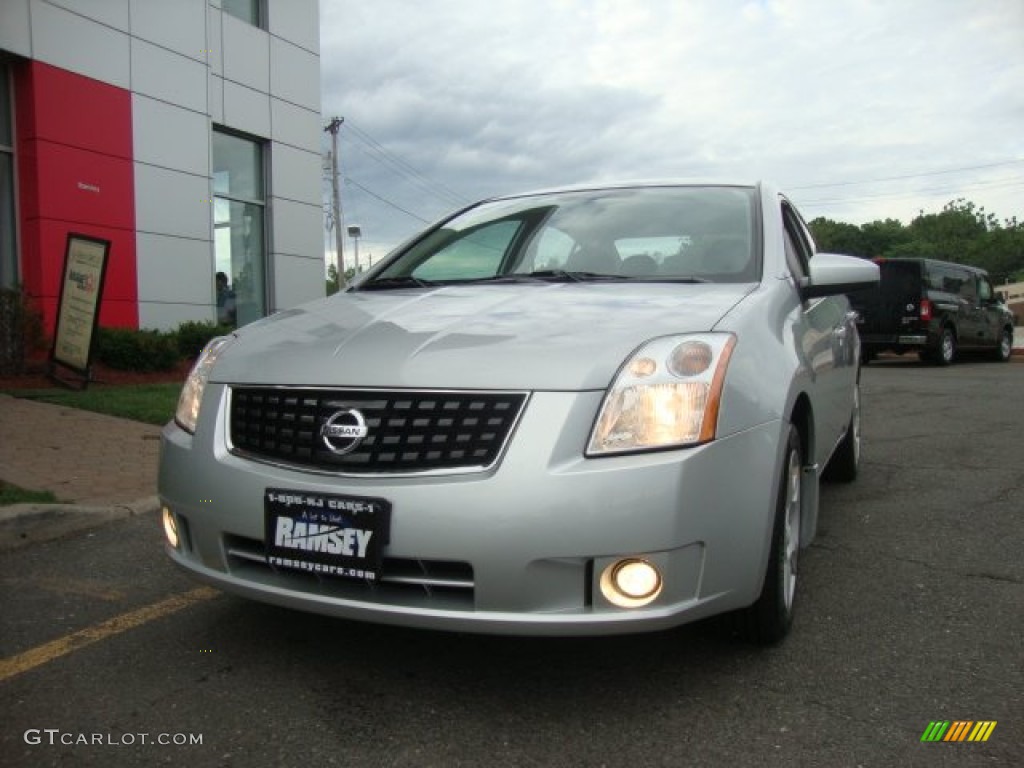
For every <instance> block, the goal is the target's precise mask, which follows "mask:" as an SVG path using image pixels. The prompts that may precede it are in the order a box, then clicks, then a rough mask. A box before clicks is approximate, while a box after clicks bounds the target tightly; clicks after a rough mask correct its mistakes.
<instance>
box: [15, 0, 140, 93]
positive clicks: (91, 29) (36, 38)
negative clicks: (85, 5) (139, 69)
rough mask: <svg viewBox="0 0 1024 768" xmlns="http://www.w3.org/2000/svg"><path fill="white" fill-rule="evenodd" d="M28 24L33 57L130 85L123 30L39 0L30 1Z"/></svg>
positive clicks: (126, 38)
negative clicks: (30, 13) (30, 28)
mask: <svg viewBox="0 0 1024 768" xmlns="http://www.w3.org/2000/svg"><path fill="white" fill-rule="evenodd" d="M4 1H5V2H6V0H4ZM31 23H32V55H33V57H34V58H36V59H38V60H39V61H42V62H45V63H46V64H52V65H53V66H55V67H60V68H61V69H67V70H69V71H71V72H75V73H77V74H80V75H85V76H86V77H91V78H93V79H94V80H99V81H101V82H104V83H109V84H111V85H116V86H117V87H119V88H128V87H129V67H130V62H131V53H130V50H129V44H128V35H127V34H125V33H124V32H118V31H117V30H115V29H111V28H110V27H107V26H104V25H103V24H99V23H97V22H95V21H91V20H89V19H86V18H83V17H81V16H77V15H75V14H74V13H71V12H69V11H66V10H64V9H63V8H58V7H56V6H53V5H49V4H48V3H44V2H41V0H34V2H33V3H32V21H31Z"/></svg>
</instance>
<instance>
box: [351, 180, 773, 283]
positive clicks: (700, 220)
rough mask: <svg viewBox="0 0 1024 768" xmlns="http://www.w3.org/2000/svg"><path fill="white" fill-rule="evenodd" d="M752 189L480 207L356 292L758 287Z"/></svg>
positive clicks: (609, 194)
mask: <svg viewBox="0 0 1024 768" xmlns="http://www.w3.org/2000/svg"><path fill="white" fill-rule="evenodd" d="M755 212H756V194H755V190H754V189H753V188H750V187H725V186H713V187H694V186H679V187H636V188H621V189H620V188H613V189H601V190H588V191H578V192H562V193H555V194H540V195H531V196H524V197H517V198H510V199H503V200H496V201H491V202H485V203H481V204H480V205H477V206H475V207H473V208H471V209H469V210H467V211H464V212H463V213H461V214H459V215H457V216H455V217H454V218H452V219H450V220H448V221H446V222H444V223H443V224H442V225H441V226H440V227H437V228H435V229H432V230H428V231H427V233H426V234H425V235H424V236H423V237H421V238H419V239H418V240H416V241H414V242H413V243H412V244H411V245H410V246H409V247H408V248H406V249H405V250H404V251H403V252H401V253H400V254H398V255H397V256H395V257H394V258H393V259H392V260H391V261H390V262H389V263H388V264H387V266H385V267H384V268H383V269H382V270H381V271H380V272H379V273H378V274H377V275H375V276H374V278H373V279H371V280H369V281H367V282H365V283H363V284H362V285H361V286H360V289H361V290H373V289H377V290H379V289H384V288H402V287H417V286H424V285H433V284H438V283H443V284H449V283H458V282H496V283H501V282H510V281H566V282H568V281H572V282H578V281H591V280H594V281H597V280H600V281H612V280H649V281H659V282H673V281H680V282H727V283H747V282H755V281H757V280H758V279H759V277H760V260H759V258H758V252H759V248H758V245H759V239H758V238H757V237H755V232H756V231H757V227H756V226H755V223H756V213H755Z"/></svg>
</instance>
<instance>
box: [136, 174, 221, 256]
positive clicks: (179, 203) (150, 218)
mask: <svg viewBox="0 0 1024 768" xmlns="http://www.w3.org/2000/svg"><path fill="white" fill-rule="evenodd" d="M212 214H213V203H211V202H210V180H209V179H208V178H204V177H202V176H192V175H191V174H187V173H178V172H177V171H169V170H167V169H165V168H157V167H155V166H151V165H144V164H142V163H136V164H135V228H136V230H137V231H139V232H148V233H152V234H165V235H176V236H178V237H191V238H194V239H196V240H204V241H207V242H209V240H210V238H211V236H212V235H211V234H210V233H211V229H212Z"/></svg>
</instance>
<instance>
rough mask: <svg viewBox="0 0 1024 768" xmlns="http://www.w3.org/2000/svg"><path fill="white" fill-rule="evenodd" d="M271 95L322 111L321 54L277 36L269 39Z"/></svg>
mask: <svg viewBox="0 0 1024 768" xmlns="http://www.w3.org/2000/svg"><path fill="white" fill-rule="evenodd" d="M270 65H271V69H270V95H271V96H277V97H278V98H280V99H284V100H285V101H290V102H292V103H293V104H298V105H299V106H300V107H305V108H306V109H311V110H313V111H315V112H319V111H320V57H319V56H317V55H316V54H314V53H310V52H309V51H304V50H303V49H301V48H297V47H296V46H294V45H292V44H291V43H286V42H285V41H284V40H280V39H278V38H276V37H274V38H271V39H270Z"/></svg>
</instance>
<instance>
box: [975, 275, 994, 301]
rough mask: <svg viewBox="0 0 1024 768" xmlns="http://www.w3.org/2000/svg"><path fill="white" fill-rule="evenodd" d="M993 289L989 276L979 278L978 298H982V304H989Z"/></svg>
mask: <svg viewBox="0 0 1024 768" xmlns="http://www.w3.org/2000/svg"><path fill="white" fill-rule="evenodd" d="M992 296H993V291H992V283H990V282H989V281H988V278H987V277H979V278H978V298H979V299H981V303H982V304H987V303H990V302H991V301H992Z"/></svg>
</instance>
